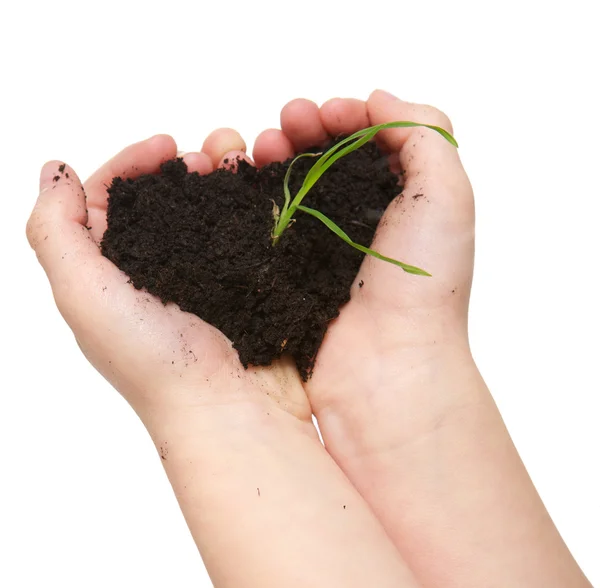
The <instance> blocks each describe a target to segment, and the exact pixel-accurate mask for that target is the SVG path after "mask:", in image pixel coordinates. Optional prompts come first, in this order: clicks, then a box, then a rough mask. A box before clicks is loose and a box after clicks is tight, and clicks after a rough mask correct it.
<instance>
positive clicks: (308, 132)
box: [281, 98, 328, 151]
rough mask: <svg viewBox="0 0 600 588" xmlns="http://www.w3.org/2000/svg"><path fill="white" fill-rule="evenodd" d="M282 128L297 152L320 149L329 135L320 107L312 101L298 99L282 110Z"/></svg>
mask: <svg viewBox="0 0 600 588" xmlns="http://www.w3.org/2000/svg"><path fill="white" fill-rule="evenodd" d="M281 128H282V130H283V132H284V133H285V135H286V136H287V138H288V139H289V140H290V141H291V142H292V144H293V145H294V149H295V150H296V151H302V150H304V149H307V148H308V147H319V146H321V145H322V144H323V143H324V142H325V141H327V138H328V135H327V131H326V130H325V127H324V126H323V123H322V122H321V116H320V114H319V107H318V106H317V105H316V104H315V103H314V102H311V101H310V100H305V99H304V98H298V99H296V100H292V101H291V102H288V103H287V104H286V105H285V106H284V107H283V109H282V110H281Z"/></svg>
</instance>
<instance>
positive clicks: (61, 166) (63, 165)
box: [58, 163, 67, 174]
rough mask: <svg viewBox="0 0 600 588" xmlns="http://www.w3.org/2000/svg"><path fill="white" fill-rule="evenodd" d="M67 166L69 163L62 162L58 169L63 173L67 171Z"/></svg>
mask: <svg viewBox="0 0 600 588" xmlns="http://www.w3.org/2000/svg"><path fill="white" fill-rule="evenodd" d="M65 167H67V165H66V164H65V163H62V164H61V165H59V166H58V171H59V172H60V173H61V174H62V173H63V172H64V171H65Z"/></svg>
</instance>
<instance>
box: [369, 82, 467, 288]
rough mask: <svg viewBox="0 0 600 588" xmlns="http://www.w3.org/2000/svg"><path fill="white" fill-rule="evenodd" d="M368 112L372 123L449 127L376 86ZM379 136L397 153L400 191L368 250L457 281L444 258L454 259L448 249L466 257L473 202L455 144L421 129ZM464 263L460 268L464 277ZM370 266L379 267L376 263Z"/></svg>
mask: <svg viewBox="0 0 600 588" xmlns="http://www.w3.org/2000/svg"><path fill="white" fill-rule="evenodd" d="M367 111H368V114H369V119H370V124H372V125H376V124H381V123H386V122H392V121H398V120H406V121H414V122H420V123H425V124H431V125H437V126H440V127H442V128H445V129H446V130H448V131H451V130H452V125H451V124H450V121H449V120H448V118H447V116H446V115H445V114H443V113H442V112H441V111H439V110H437V109H435V108H433V107H431V106H425V105H418V104H411V103H408V102H404V101H402V100H399V99H398V98H395V97H393V96H391V95H390V94H388V93H386V92H382V91H379V90H378V91H375V92H374V93H373V94H371V96H370V97H369V100H368V101H367ZM381 134H382V135H383V138H382V140H383V141H384V142H385V144H386V146H387V147H388V148H389V149H390V150H391V151H394V152H397V153H398V161H399V163H400V166H401V168H402V169H403V173H404V180H403V183H404V190H403V192H402V195H401V196H400V197H399V198H398V199H397V200H396V201H395V202H394V203H392V205H390V207H389V208H388V210H387V211H386V213H385V215H384V217H383V218H382V220H381V223H380V225H379V228H378V231H377V235H376V238H375V241H374V243H373V248H374V249H376V250H377V251H379V252H380V253H382V254H383V255H387V256H389V257H393V258H395V259H399V260H401V261H406V262H407V263H409V264H411V265H417V266H419V267H421V268H423V269H425V270H426V271H428V272H429V273H432V274H433V273H435V274H436V277H437V278H440V277H442V276H451V277H452V278H456V279H458V277H457V276H455V275H454V273H453V272H454V270H455V269H456V266H454V265H453V264H448V263H446V262H445V261H444V260H447V259H453V257H452V253H454V255H455V257H454V259H470V258H471V252H470V250H471V249H472V241H473V224H474V206H473V192H472V189H471V185H470V183H469V180H468V178H467V175H466V173H465V171H464V169H463V167H462V164H461V162H460V158H459V156H458V152H457V149H456V147H454V146H453V145H451V144H450V143H449V142H448V141H447V140H446V139H444V138H443V137H442V136H441V135H439V134H438V133H437V132H436V131H433V130H431V129H427V128H422V127H416V128H402V129H388V130H386V131H382V133H381ZM436 243H445V251H444V252H440V251H437V249H436ZM451 252H452V253H451ZM442 253H443V255H442ZM408 255H410V258H407V256H408ZM448 256H450V257H448ZM467 265H468V264H466V265H465V267H464V268H463V269H464V270H465V272H464V273H465V276H463V277H465V279H466V275H467V273H468V271H467V269H468V268H467ZM372 267H373V268H375V267H378V268H381V264H377V265H375V264H373V266H372ZM387 270H389V268H387V267H386V268H382V271H387ZM402 279H407V278H406V276H403V277H402Z"/></svg>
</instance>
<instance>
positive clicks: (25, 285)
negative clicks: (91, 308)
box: [0, 0, 600, 588]
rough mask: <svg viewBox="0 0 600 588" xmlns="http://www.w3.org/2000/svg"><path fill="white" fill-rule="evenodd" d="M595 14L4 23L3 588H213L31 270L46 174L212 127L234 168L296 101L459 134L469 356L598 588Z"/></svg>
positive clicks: (122, 407) (469, 7)
mask: <svg viewBox="0 0 600 588" xmlns="http://www.w3.org/2000/svg"><path fill="white" fill-rule="evenodd" d="M7 4H9V7H7V6H6V5H7ZM594 4H596V3H595V2H593V1H592V0H589V1H588V2H584V1H579V0H571V1H569V2H564V3H556V2H552V1H546V2H533V1H527V0H520V1H518V2H515V1H513V0H505V1H504V2H501V3H493V4H492V3H488V2H464V1H463V2H460V1H453V2H440V3H439V4H438V3H434V2H427V1H419V2H416V1H414V2H410V3H407V2H400V1H396V2H381V1H378V0H368V2H364V3H359V2H349V1H348V0H345V1H343V2H326V1H323V0H321V1H319V2H310V1H306V0H304V1H303V2H289V3H287V2H284V1H281V0H279V1H278V2H266V1H261V0H254V1H253V2H248V1H247V2H243V3H238V2H234V1H229V2H216V1H213V2H203V1H201V0H197V1H196V2H162V3H159V2H151V1H145V2H128V1H127V0H122V1H120V2H113V1H112V0H111V1H105V2H80V1H78V2H69V1H67V0H55V1H53V2H44V3H42V2H24V1H23V2H16V1H13V2H11V3H6V4H3V8H2V14H1V15H0V49H1V51H0V59H1V60H2V61H1V63H2V71H1V74H2V77H1V81H0V84H1V86H2V90H1V93H0V101H1V108H0V117H1V128H0V131H1V132H0V137H1V143H0V149H1V151H2V153H1V155H2V159H1V161H2V181H1V184H0V186H1V189H0V214H1V219H2V222H1V227H0V240H1V243H0V256H1V265H0V268H1V270H0V271H1V273H0V280H1V285H0V297H1V299H0V309H1V312H2V318H1V319H0V321H1V322H0V325H1V326H0V334H1V338H0V341H1V343H2V348H3V351H2V354H1V355H0V452H1V456H2V469H1V470H0V477H1V481H0V554H1V556H0V559H1V560H2V563H1V564H0V585H1V586H6V587H7V588H16V587H33V586H49V585H52V586H54V585H56V586H62V587H81V586H86V587H95V586H113V587H117V588H118V587H125V586H127V587H131V586H133V587H136V586H140V587H141V586H143V587H159V586H161V587H162V586H177V587H178V588H186V587H192V586H194V587H196V586H204V585H207V586H208V585H210V582H209V580H208V578H207V576H206V574H205V572H204V568H203V566H202V563H201V560H200V558H199V557H198V555H197V552H196V549H195V546H194V545H193V542H192V540H191V538H190V536H189V534H188V531H187V528H186V526H185V524H184V521H183V518H182V516H181V514H180V512H179V509H178V507H177V504H176V501H175V498H174V497H173V495H172V493H171V490H170V487H169V484H168V482H167V479H166V477H165V475H164V473H163V471H162V468H161V465H160V460H159V459H158V458H157V456H156V454H155V450H154V446H153V445H152V443H151V442H150V440H149V438H148V436H147V434H146V433H145V431H144V429H143V427H142V426H141V424H140V423H139V422H138V420H137V417H136V416H135V415H134V413H133V412H132V410H131V409H130V408H129V407H128V406H127V405H126V403H125V402H124V401H123V400H122V399H121V398H120V397H119V395H118V394H117V393H116V392H115V391H114V390H113V389H112V388H110V387H109V385H108V384H106V383H105V382H104V380H102V379H101V377H100V376H98V375H97V374H96V372H95V371H94V370H93V368H92V367H91V366H89V365H88V364H87V363H86V361H85V360H84V358H83V357H82V356H81V355H80V353H79V350H78V348H77V346H76V344H75V341H74V340H73V338H72V336H71V333H70V331H69V330H68V328H67V327H66V325H65V324H64V323H63V321H62V319H61V318H60V316H59V314H58V312H57V311H56V309H55V307H54V304H53V301H52V297H51V293H50V289H49V287H48V284H47V282H46V279H45V276H44V275H43V272H42V270H41V268H39V267H38V266H37V263H36V261H35V256H34V255H33V253H32V252H31V251H30V250H29V249H28V246H27V243H26V239H25V233H24V228H25V222H26V219H27V216H28V214H29V211H30V209H31V207H32V206H33V203H34V200H35V197H36V192H37V184H38V172H39V168H40V167H41V165H42V164H43V163H44V162H45V161H46V160H48V159H54V158H57V159H62V160H65V161H67V162H69V163H70V164H71V165H72V166H73V167H74V168H75V169H76V170H77V171H78V173H79V175H80V176H83V177H85V176H87V175H88V174H90V173H91V172H92V171H93V170H94V169H95V168H96V167H97V166H98V165H99V164H101V163H102V162H104V161H105V160H106V159H107V158H108V157H110V156H112V155H113V154H114V153H116V152H117V151H118V150H120V149H121V148H122V147H123V146H125V145H126V144H129V143H131V142H134V141H137V140H139V139H142V138H146V137H148V136H151V135H153V134H155V133H158V132H165V133H170V134H172V135H173V136H174V137H175V138H176V139H177V141H178V143H179V145H180V148H182V149H184V150H197V149H199V148H200V146H201V145H202V141H203V139H204V137H205V136H206V134H207V133H208V132H210V131H211V130H212V129H214V128H216V127H219V126H231V127H235V128H237V129H238V130H239V131H240V132H241V133H242V134H243V135H244V136H245V137H246V140H247V142H248V145H249V147H250V146H251V144H252V141H253V139H254V137H255V136H256V135H257V133H258V132H260V131H261V130H262V129H263V128H266V127H272V126H278V122H279V109H280V107H281V106H282V105H283V104H284V103H285V102H286V101H287V100H289V99H292V98H294V97H299V96H302V97H307V98H311V99H313V100H315V101H316V102H318V103H321V102H323V101H325V100H326V99H328V98H330V97H333V96H354V97H360V98H364V97H366V96H367V95H368V93H369V92H370V91H371V90H372V89H374V88H376V87H383V88H385V89H388V90H390V91H392V92H394V93H397V94H398V95H400V96H401V97H403V98H404V99H407V100H413V101H423V102H428V103H432V104H434V105H436V106H438V107H440V108H441V109H443V110H444V111H446V112H447V113H448V114H449V115H450V116H451V118H452V119H453V122H454V127H455V133H456V136H457V139H458V141H459V143H460V144H461V155H462V158H463V161H464V163H465V165H466V167H467V170H468V172H469V175H470V177H471V180H472V182H473V184H474V187H475V191H476V198H477V212H478V218H477V222H478V225H477V231H478V232H477V239H478V241H477V260H476V277H475V284H474V288H473V298H472V309H471V334H472V344H473V350H474V353H475V356H476V359H477V361H478V363H479V366H480V368H481V370H482V372H483V374H484V376H485V378H486V380H487V382H488V384H489V385H490V387H491V389H492V392H493V394H494V397H495V399H496V401H497V402H498V405H499V406H500V409H501V411H502V414H503V415H504V418H505V420H506V422H507V425H508V428H509V430H510V432H511V433H512V435H513V438H514V440H515V443H516V445H517V447H518V449H519V450H520V452H521V455H522V457H523V459H524V461H525V463H526V465H527V467H528V469H529V471H530V473H531V475H532V477H533V480H534V482H535V484H536V486H537V488H538V490H539V492H540V493H541V495H542V497H543V499H544V501H545V503H546V505H547V507H548V509H549V511H550V513H551V515H552V516H553V518H554V520H555V522H556V523H557V525H558V527H559V529H560V531H561V532H562V534H563V536H564V538H565V540H566V541H567V543H568V545H569V547H570V548H571V550H572V551H573V553H574V555H575V557H576V558H577V560H578V561H579V563H580V564H581V566H582V567H583V569H584V571H585V572H586V573H587V574H588V576H589V578H590V580H591V581H592V583H595V584H597V585H600V530H599V529H600V506H599V497H600V478H599V466H598V464H599V463H600V427H599V426H598V420H599V418H600V375H599V371H598V365H599V358H598V353H599V351H600V345H599V343H598V337H599V332H600V314H599V311H598V306H599V303H600V290H599V287H598V276H597V274H598V266H599V261H598V254H599V252H600V236H599V233H600V220H599V212H600V207H599V205H598V202H599V198H600V188H599V185H600V174H599V171H600V163H599V162H600V148H599V147H598V145H599V140H600V139H599V138H600V123H599V121H600V111H599V108H600V95H599V94H598V90H597V87H596V85H595V84H596V83H597V80H598V72H599V63H598V58H599V56H600V46H599V44H598V40H597V39H598V31H597V29H596V28H595V27H594V18H593V8H594ZM596 8H597V6H596ZM316 532H318V531H316Z"/></svg>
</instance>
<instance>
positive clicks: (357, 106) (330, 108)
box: [320, 98, 369, 137]
mask: <svg viewBox="0 0 600 588" xmlns="http://www.w3.org/2000/svg"><path fill="white" fill-rule="evenodd" d="M320 115H321V122H322V124H323V127H324V128H325V130H326V131H327V132H328V133H329V134H330V135H331V136H332V137H337V136H338V135H351V134H352V133H355V132H356V131H359V130H360V129H364V128H366V127H368V126H369V116H368V114H367V104H366V103H365V101H364V100H356V99H355V98H332V99H331V100H328V101H327V102H325V104H323V106H321V109H320Z"/></svg>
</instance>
